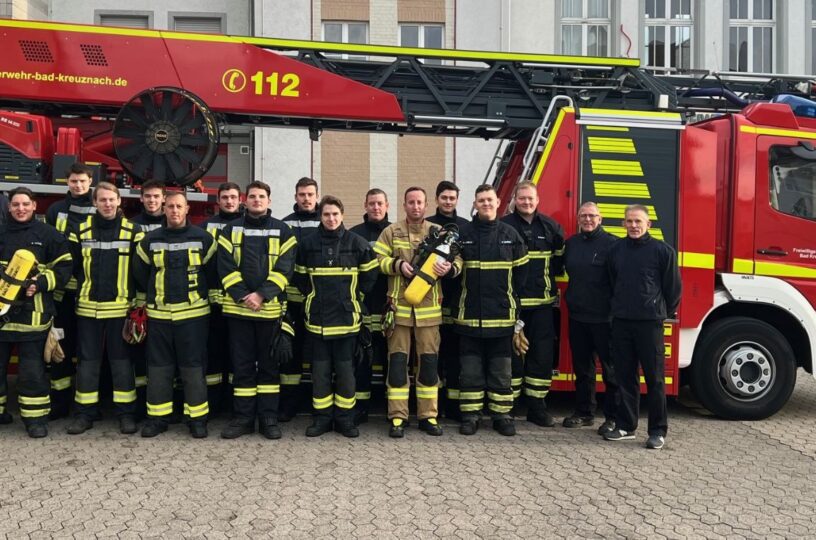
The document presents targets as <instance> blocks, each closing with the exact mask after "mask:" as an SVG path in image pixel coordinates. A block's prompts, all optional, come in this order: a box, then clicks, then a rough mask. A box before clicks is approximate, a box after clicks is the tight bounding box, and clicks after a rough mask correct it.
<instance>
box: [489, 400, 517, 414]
mask: <svg viewBox="0 0 816 540" xmlns="http://www.w3.org/2000/svg"><path fill="white" fill-rule="evenodd" d="M487 408H488V409H490V410H491V411H493V412H496V413H499V414H507V413H509V412H510V411H512V410H513V406H512V405H499V404H498V403H493V402H490V403H488V405H487Z"/></svg>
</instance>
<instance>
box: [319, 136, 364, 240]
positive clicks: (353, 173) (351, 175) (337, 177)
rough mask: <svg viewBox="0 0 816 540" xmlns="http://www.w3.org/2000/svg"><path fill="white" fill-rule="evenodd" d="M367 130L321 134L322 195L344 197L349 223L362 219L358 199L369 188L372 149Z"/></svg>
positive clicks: (360, 198) (358, 221) (350, 224)
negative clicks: (362, 131) (363, 131)
mask: <svg viewBox="0 0 816 540" xmlns="http://www.w3.org/2000/svg"><path fill="white" fill-rule="evenodd" d="M368 138H369V134H368V133H337V132H328V131H327V132H324V133H323V135H322V136H321V138H320V139H321V155H320V161H321V167H322V175H321V180H322V181H321V183H320V192H321V195H334V196H335V197H338V198H339V199H340V200H341V201H343V206H344V207H345V209H346V211H345V221H346V223H347V224H348V225H349V226H352V225H355V224H357V223H360V222H361V221H362V217H363V208H362V203H361V201H362V200H363V198H364V197H365V193H366V191H368V185H369V175H370V169H371V165H370V160H371V150H370V148H369V144H368Z"/></svg>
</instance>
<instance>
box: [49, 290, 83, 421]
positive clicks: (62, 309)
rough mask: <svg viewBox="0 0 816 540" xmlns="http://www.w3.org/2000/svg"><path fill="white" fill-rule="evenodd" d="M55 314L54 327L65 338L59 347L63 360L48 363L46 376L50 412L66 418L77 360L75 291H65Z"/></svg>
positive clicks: (57, 304) (69, 406) (57, 303)
mask: <svg viewBox="0 0 816 540" xmlns="http://www.w3.org/2000/svg"><path fill="white" fill-rule="evenodd" d="M56 308H57V313H56V317H55V318H54V326H55V327H57V328H62V329H63V331H64V332H65V337H64V338H63V339H61V340H60V346H61V347H62V351H63V352H64V353H65V360H63V361H62V362H58V363H54V362H52V363H50V364H49V365H48V366H47V367H48V375H49V378H50V379H51V410H52V411H53V412H54V416H67V415H68V413H69V411H70V409H71V398H72V397H73V395H72V393H71V377H72V376H73V375H74V373H75V371H76V367H75V366H76V361H77V360H76V359H77V316H76V313H75V310H76V291H65V292H64V293H63V296H62V300H61V301H60V302H56Z"/></svg>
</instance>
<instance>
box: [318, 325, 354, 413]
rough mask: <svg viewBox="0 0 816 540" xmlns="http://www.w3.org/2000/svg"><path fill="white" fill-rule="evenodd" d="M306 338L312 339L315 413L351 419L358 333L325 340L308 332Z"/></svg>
mask: <svg viewBox="0 0 816 540" xmlns="http://www.w3.org/2000/svg"><path fill="white" fill-rule="evenodd" d="M306 340H307V341H309V342H310V349H311V351H312V407H313V408H314V414H315V416H326V417H329V418H332V417H334V418H335V419H337V420H339V421H346V420H347V421H351V419H352V411H353V409H354V405H355V403H356V399H355V395H354V394H355V389H354V359H353V356H354V345H355V342H356V340H357V336H356V335H353V336H347V337H342V338H339V339H332V340H325V339H322V338H320V337H319V336H316V335H314V334H309V335H307V336H306ZM332 375H333V376H334V389H333V390H332Z"/></svg>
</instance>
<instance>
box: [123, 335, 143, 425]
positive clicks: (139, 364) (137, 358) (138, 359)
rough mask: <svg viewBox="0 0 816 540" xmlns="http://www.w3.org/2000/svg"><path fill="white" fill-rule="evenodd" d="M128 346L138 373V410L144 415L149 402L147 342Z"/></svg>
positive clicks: (136, 379) (134, 369)
mask: <svg viewBox="0 0 816 540" xmlns="http://www.w3.org/2000/svg"><path fill="white" fill-rule="evenodd" d="M127 348H128V354H129V355H130V361H131V362H133V373H134V374H135V375H136V378H135V379H134V380H135V381H136V412H137V414H138V415H139V416H142V415H143V414H144V411H145V404H146V403H147V343H146V342H142V343H137V344H135V345H130V344H128V346H127Z"/></svg>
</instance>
